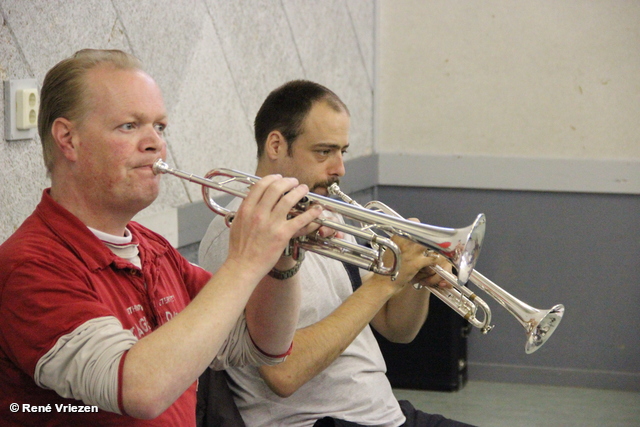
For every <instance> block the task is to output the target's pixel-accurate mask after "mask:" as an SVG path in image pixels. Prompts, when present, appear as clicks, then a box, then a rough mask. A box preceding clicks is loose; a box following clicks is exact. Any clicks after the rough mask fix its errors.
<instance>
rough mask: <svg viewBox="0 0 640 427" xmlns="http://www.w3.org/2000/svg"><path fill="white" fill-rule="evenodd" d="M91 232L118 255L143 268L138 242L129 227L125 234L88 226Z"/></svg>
mask: <svg viewBox="0 0 640 427" xmlns="http://www.w3.org/2000/svg"><path fill="white" fill-rule="evenodd" d="M87 228H88V229H89V230H91V232H92V233H93V234H94V235H95V236H96V237H97V238H98V239H100V241H102V243H104V244H105V245H106V246H107V247H108V248H109V249H111V252H113V253H114V254H115V255H116V256H118V257H120V258H123V259H126V260H127V261H129V262H130V263H131V264H133V265H135V266H136V267H138V268H142V263H141V262H140V252H139V251H138V242H136V241H134V240H133V235H132V234H131V231H129V229H128V228H125V229H124V236H116V235H113V234H108V233H105V232H102V231H100V230H96V229H95V228H91V227H87Z"/></svg>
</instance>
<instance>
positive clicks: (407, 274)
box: [385, 218, 452, 288]
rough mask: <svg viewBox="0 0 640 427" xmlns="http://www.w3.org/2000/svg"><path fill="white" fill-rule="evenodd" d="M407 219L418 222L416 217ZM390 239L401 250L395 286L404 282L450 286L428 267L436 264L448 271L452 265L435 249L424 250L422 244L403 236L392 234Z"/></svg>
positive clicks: (399, 285)
mask: <svg viewBox="0 0 640 427" xmlns="http://www.w3.org/2000/svg"><path fill="white" fill-rule="evenodd" d="M409 220H410V221H414V222H419V221H418V219H416V218H409ZM392 240H393V242H394V243H395V244H397V245H398V247H399V248H400V252H401V260H400V262H401V264H400V271H399V272H398V276H397V278H396V280H395V281H394V282H395V284H396V286H398V287H399V288H403V287H404V286H405V285H406V284H414V283H419V284H420V285H421V286H426V287H435V286H441V287H450V286H451V285H449V284H448V283H447V282H446V281H444V279H442V278H441V277H440V276H439V275H437V274H436V273H435V272H434V271H433V269H431V268H430V267H431V266H435V265H436V264H438V265H440V266H441V267H442V268H444V269H445V270H447V271H449V272H450V271H451V268H452V266H451V264H450V263H449V262H448V261H447V260H446V258H445V257H443V256H441V255H439V254H438V253H437V252H435V251H429V250H425V247H424V246H423V245H421V244H419V243H415V242H412V241H411V240H409V239H406V238H403V237H399V236H393V237H392ZM387 256H391V254H389V253H386V254H385V257H387ZM385 262H386V261H385Z"/></svg>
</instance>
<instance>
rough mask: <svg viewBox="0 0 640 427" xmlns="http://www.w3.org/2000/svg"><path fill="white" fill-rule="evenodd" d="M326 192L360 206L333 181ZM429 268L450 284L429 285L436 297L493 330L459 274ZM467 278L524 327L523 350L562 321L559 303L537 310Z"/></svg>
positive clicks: (473, 275) (475, 275) (378, 207)
mask: <svg viewBox="0 0 640 427" xmlns="http://www.w3.org/2000/svg"><path fill="white" fill-rule="evenodd" d="M329 193H330V194H332V195H334V196H338V197H340V198H342V199H343V200H345V201H346V202H347V203H350V204H352V205H357V206H359V205H358V203H357V202H356V201H355V200H353V199H352V198H350V197H349V196H348V195H346V194H345V193H344V192H342V191H341V190H340V188H339V187H338V186H337V185H336V184H334V185H332V186H331V187H329ZM364 207H365V208H366V209H372V210H375V211H378V212H383V213H384V214H386V215H389V216H392V217H396V218H402V217H401V216H400V214H398V213H397V212H396V211H394V210H393V209H391V208H390V207H389V206H387V205H385V204H384V203H382V202H379V201H372V202H369V203H367V204H366V205H365V206H364ZM431 268H432V269H433V270H434V271H435V272H436V273H437V274H438V275H440V276H441V277H442V278H443V279H444V280H445V281H447V283H449V284H450V285H451V286H452V288H440V287H433V288H429V289H430V291H431V292H432V293H433V294H434V295H435V296H436V297H438V298H439V299H440V300H442V301H443V302H444V303H445V304H447V305H448V306H449V307H450V308H451V309H453V310H454V311H455V312H456V313H458V314H459V315H460V316H462V317H464V318H465V319H466V320H467V321H469V323H470V324H471V325H472V326H474V327H476V328H479V329H480V330H481V332H482V333H483V334H486V333H487V332H489V331H490V330H491V329H493V325H491V308H490V307H489V306H488V305H487V304H486V303H485V302H484V301H483V300H482V299H481V298H479V297H478V296H477V295H476V294H475V293H473V292H472V291H471V290H469V288H467V287H465V286H463V285H461V283H460V282H461V280H460V275H458V277H457V278H456V276H454V275H453V274H451V273H449V272H448V271H446V270H445V269H443V268H442V267H440V266H439V265H435V266H434V267H431ZM467 277H468V279H469V281H470V282H471V283H473V284H475V285H476V286H478V287H479V288H480V289H482V290H483V291H484V292H486V293H487V294H488V295H489V296H490V297H492V298H493V299H494V300H496V301H497V302H498V303H499V304H500V305H502V306H503V307H504V308H505V309H507V311H508V312H509V313H511V315H513V316H514V317H515V318H516V320H518V322H520V324H521V325H522V326H523V327H524V328H525V332H526V334H527V342H526V343H525V352H526V353H527V354H530V353H533V352H534V351H536V350H537V349H539V348H540V347H541V346H542V345H543V344H544V343H545V342H546V341H547V340H548V339H549V338H550V337H551V334H553V332H554V331H555V330H556V328H557V327H558V325H559V324H560V321H561V320H562V316H563V314H564V306H563V305H562V304H557V305H555V306H553V307H552V308H550V309H549V310H539V309H537V308H534V307H531V306H530V305H528V304H526V303H524V302H522V301H520V300H519V299H517V298H515V297H514V296H513V295H511V294H510V293H508V292H507V291H505V290H504V289H502V288H500V287H499V286H498V285H496V284H495V283H493V282H492V281H491V280H489V279H487V278H486V277H485V276H483V275H482V274H480V273H479V272H478V271H477V270H472V271H470V272H469V274H468V275H467ZM465 282H466V281H465ZM414 287H416V289H420V288H421V286H419V285H418V286H416V285H414ZM478 309H480V310H481V311H482V312H483V317H482V319H478V317H477V312H478Z"/></svg>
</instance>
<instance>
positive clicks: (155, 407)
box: [123, 393, 171, 420]
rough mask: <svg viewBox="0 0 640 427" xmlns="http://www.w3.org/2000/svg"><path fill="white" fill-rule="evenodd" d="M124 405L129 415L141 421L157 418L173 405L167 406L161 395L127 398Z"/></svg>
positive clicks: (140, 395)
mask: <svg viewBox="0 0 640 427" xmlns="http://www.w3.org/2000/svg"><path fill="white" fill-rule="evenodd" d="M123 405H124V409H125V412H126V413H127V415H129V416H131V417H133V418H138V419H141V420H152V419H154V418H157V417H159V416H160V415H162V413H163V412H164V411H166V410H167V408H168V407H169V406H171V404H167V403H166V402H165V401H164V400H163V399H162V398H161V397H160V396H159V395H152V394H151V395H150V394H144V393H141V394H138V395H136V396H130V397H129V398H125V399H124V402H123Z"/></svg>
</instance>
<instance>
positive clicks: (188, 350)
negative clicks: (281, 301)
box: [122, 264, 257, 418]
mask: <svg viewBox="0 0 640 427" xmlns="http://www.w3.org/2000/svg"><path fill="white" fill-rule="evenodd" d="M251 276H252V273H251V272H250V271H244V272H243V271H238V270H237V269H235V268H231V267H230V266H229V265H226V264H225V265H223V266H222V267H221V268H220V270H219V271H218V272H217V273H216V275H214V277H213V278H212V279H211V281H210V282H209V283H208V284H207V285H206V286H205V287H204V288H202V290H201V291H200V293H199V294H198V295H197V297H196V298H194V299H193V301H192V302H191V303H190V304H189V305H188V306H187V307H186V308H185V309H184V310H183V311H182V312H181V313H179V314H178V315H177V316H175V317H174V318H173V319H172V320H171V321H170V322H168V323H166V324H164V325H163V326H161V327H160V328H158V329H157V330H156V331H154V332H153V333H152V334H149V335H148V336H146V337H144V338H143V339H141V340H140V341H138V342H137V343H136V344H135V345H134V346H133V347H131V349H130V350H129V352H128V354H127V356H126V359H125V362H124V366H123V379H122V396H123V405H124V409H125V411H126V412H127V413H128V414H129V415H132V416H134V417H139V418H154V417H155V416H157V415H159V414H160V413H162V412H163V411H164V410H165V409H166V408H168V407H169V406H170V405H171V404H172V403H173V402H174V401H175V400H176V399H177V398H178V397H179V396H180V395H181V394H182V393H184V391H185V390H187V388H189V386H191V384H193V382H194V381H195V380H196V379H197V378H198V376H199V375H200V374H201V373H202V372H203V371H204V370H205V369H206V367H207V366H208V365H209V364H210V363H211V361H212V360H213V358H214V357H215V355H216V353H217V352H218V350H219V349H220V347H221V345H222V343H223V342H224V341H225V339H226V338H227V336H228V334H229V331H230V330H231V328H232V327H233V326H234V324H235V323H236V321H237V319H238V317H239V316H240V314H241V313H242V311H243V309H244V307H245V305H246V303H247V300H248V299H249V296H250V295H251V292H252V291H253V288H254V286H255V283H256V282H257V279H256V278H254V277H251Z"/></svg>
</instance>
